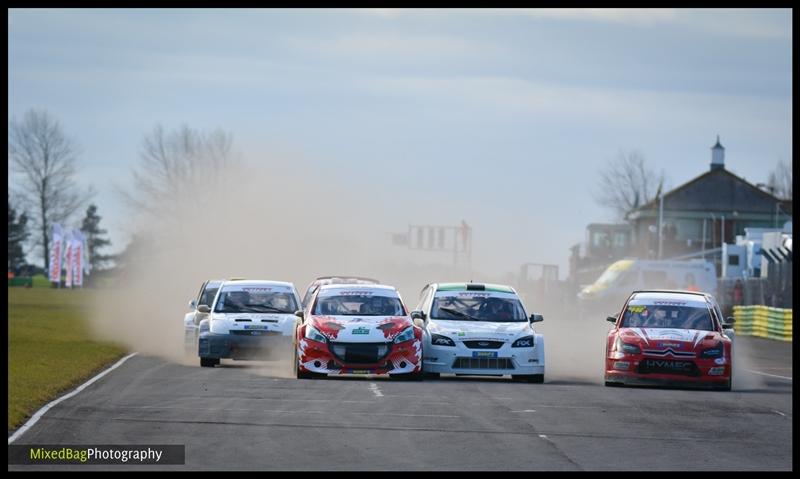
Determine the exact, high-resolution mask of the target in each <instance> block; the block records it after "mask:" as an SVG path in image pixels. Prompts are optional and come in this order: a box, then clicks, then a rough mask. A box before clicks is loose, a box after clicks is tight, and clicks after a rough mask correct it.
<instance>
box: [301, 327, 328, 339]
mask: <svg viewBox="0 0 800 479" xmlns="http://www.w3.org/2000/svg"><path fill="white" fill-rule="evenodd" d="M306 339H310V340H312V341H319V342H320V343H324V342H326V341H327V340H328V338H326V337H325V335H323V334H322V333H320V332H319V331H318V330H317V328H315V327H314V326H311V325H310V324H308V325H306Z"/></svg>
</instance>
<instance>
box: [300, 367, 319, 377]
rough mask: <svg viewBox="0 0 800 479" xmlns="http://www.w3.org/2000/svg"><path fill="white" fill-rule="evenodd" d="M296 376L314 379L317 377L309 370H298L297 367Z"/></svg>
mask: <svg viewBox="0 0 800 479" xmlns="http://www.w3.org/2000/svg"><path fill="white" fill-rule="evenodd" d="M296 376H297V379H314V378H316V377H318V376H317V375H316V374H314V373H312V372H310V371H300V369H299V368H298V369H297V374H296Z"/></svg>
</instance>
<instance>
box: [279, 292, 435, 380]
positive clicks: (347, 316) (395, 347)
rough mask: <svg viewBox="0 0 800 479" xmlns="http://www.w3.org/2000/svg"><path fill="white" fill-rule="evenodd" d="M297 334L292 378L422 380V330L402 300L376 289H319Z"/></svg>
mask: <svg viewBox="0 0 800 479" xmlns="http://www.w3.org/2000/svg"><path fill="white" fill-rule="evenodd" d="M297 314H302V316H303V322H302V324H300V325H299V326H298V328H297V348H296V352H297V356H296V362H295V367H296V374H297V377H298V378H299V379H308V378H313V377H318V376H324V375H328V374H331V375H348V374H389V375H390V376H392V377H397V378H400V377H405V378H408V379H420V378H421V377H422V329H421V328H419V327H417V326H415V325H414V323H413V322H412V319H411V317H410V316H409V315H408V310H407V309H406V307H405V305H404V304H403V300H402V299H401V298H400V294H399V293H398V292H397V290H396V289H395V288H393V287H392V286H385V285H379V284H328V285H322V286H320V287H319V289H318V290H317V291H316V292H315V293H314V295H313V296H312V297H311V298H310V300H309V302H308V304H306V309H305V311H303V312H302V313H300V312H298V313H297Z"/></svg>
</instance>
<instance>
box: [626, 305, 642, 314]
mask: <svg viewBox="0 0 800 479" xmlns="http://www.w3.org/2000/svg"><path fill="white" fill-rule="evenodd" d="M646 310H647V309H646V306H628V311H630V312H631V313H641V312H643V311H646Z"/></svg>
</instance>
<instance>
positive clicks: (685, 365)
mask: <svg viewBox="0 0 800 479" xmlns="http://www.w3.org/2000/svg"><path fill="white" fill-rule="evenodd" d="M638 372H639V374H651V373H655V374H677V375H680V376H700V370H699V369H698V368H697V365H696V364H695V363H694V362H693V361H672V360H669V359H645V360H644V361H642V362H640V363H639V369H638Z"/></svg>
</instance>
